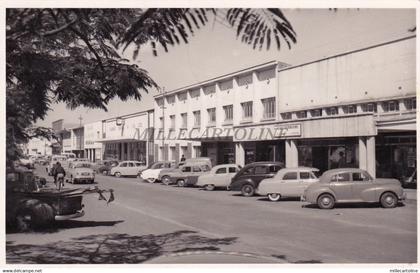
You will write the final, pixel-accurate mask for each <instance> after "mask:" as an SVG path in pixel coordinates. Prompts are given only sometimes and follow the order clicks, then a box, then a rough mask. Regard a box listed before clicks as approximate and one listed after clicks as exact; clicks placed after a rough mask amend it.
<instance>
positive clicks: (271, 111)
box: [261, 97, 276, 119]
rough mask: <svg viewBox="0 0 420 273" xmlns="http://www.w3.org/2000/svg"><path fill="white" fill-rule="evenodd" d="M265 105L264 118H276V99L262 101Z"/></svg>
mask: <svg viewBox="0 0 420 273" xmlns="http://www.w3.org/2000/svg"><path fill="white" fill-rule="evenodd" d="M261 102H262V105H263V111H264V113H263V118H264V119H267V118H274V117H275V116H276V98H275V97H272V98H268V99H262V100H261Z"/></svg>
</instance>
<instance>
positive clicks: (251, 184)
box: [229, 161, 284, 197]
mask: <svg viewBox="0 0 420 273" xmlns="http://www.w3.org/2000/svg"><path fill="white" fill-rule="evenodd" d="M283 167H284V164H283V163H281V162H273V161H263V162H254V163H251V164H248V165H246V166H245V167H243V169H241V170H240V171H239V172H238V173H237V174H236V175H235V176H234V177H233V178H232V182H231V183H230V185H229V189H230V190H232V191H241V194H242V195H243V196H246V197H248V196H253V195H254V193H255V189H256V188H257V187H258V185H259V184H260V182H261V180H263V179H266V178H271V177H273V176H274V175H275V174H276V173H277V172H278V171H279V170H280V169H281V168H283Z"/></svg>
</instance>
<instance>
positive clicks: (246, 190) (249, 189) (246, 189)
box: [241, 184, 255, 197]
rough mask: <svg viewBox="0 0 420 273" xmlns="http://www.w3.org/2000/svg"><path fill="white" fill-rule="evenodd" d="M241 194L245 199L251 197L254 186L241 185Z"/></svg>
mask: <svg viewBox="0 0 420 273" xmlns="http://www.w3.org/2000/svg"><path fill="white" fill-rule="evenodd" d="M241 193H242V195H243V196H245V197H250V196H253V195H254V193H255V189H254V186H253V185H251V184H246V185H243V186H242V188H241Z"/></svg>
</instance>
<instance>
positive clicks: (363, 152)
mask: <svg viewBox="0 0 420 273" xmlns="http://www.w3.org/2000/svg"><path fill="white" fill-rule="evenodd" d="M359 168H360V169H362V170H367V149H366V137H359Z"/></svg>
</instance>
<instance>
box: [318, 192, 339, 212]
mask: <svg viewBox="0 0 420 273" xmlns="http://www.w3.org/2000/svg"><path fill="white" fill-rule="evenodd" d="M317 203H318V207H319V208H320V209H332V208H334V205H335V200H334V197H333V196H332V195H331V194H328V193H324V194H321V195H320V196H319V197H318V201H317Z"/></svg>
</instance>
